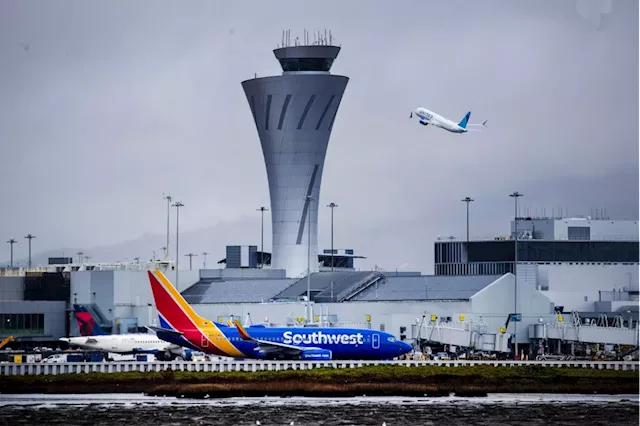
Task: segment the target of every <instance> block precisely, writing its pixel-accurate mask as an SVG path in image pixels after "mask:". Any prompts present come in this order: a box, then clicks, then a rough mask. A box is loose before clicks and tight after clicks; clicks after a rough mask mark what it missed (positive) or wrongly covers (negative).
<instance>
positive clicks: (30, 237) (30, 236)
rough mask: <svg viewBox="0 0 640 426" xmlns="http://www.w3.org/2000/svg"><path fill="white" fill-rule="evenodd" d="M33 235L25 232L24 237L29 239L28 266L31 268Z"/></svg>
mask: <svg viewBox="0 0 640 426" xmlns="http://www.w3.org/2000/svg"><path fill="white" fill-rule="evenodd" d="M35 237H36V236H35V235H31V234H27V236H26V237H25V238H26V239H27V240H29V268H31V240H33V239H34V238H35Z"/></svg>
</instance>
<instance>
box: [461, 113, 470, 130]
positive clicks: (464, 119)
mask: <svg viewBox="0 0 640 426" xmlns="http://www.w3.org/2000/svg"><path fill="white" fill-rule="evenodd" d="M469 117H471V111H469V112H467V114H466V115H465V116H464V117H463V118H462V120H460V122H459V123H458V126H460V127H462V128H463V129H466V128H467V123H469Z"/></svg>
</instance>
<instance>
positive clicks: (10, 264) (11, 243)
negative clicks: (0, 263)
mask: <svg viewBox="0 0 640 426" xmlns="http://www.w3.org/2000/svg"><path fill="white" fill-rule="evenodd" d="M7 242H8V243H9V246H10V247H11V249H10V251H11V260H10V261H9V262H10V263H9V267H10V268H13V245H14V244H15V243H17V241H16V240H15V239H13V238H11V239H10V240H9V241H7Z"/></svg>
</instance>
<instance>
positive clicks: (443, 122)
mask: <svg viewBox="0 0 640 426" xmlns="http://www.w3.org/2000/svg"><path fill="white" fill-rule="evenodd" d="M413 114H415V115H417V116H418V118H419V119H420V124H422V125H423V126H428V125H429V124H431V125H432V126H435V127H439V128H441V129H444V130H447V131H449V132H452V133H466V132H468V131H469V130H471V131H476V132H479V131H481V130H479V129H469V128H468V127H470V126H483V127H487V120H484V122H483V123H482V124H469V117H471V111H469V112H468V113H467V114H466V115H465V116H464V118H463V119H462V120H460V122H459V123H455V122H453V121H451V120H449V119H448V118H444V117H443V116H441V115H440V114H436V113H435V112H433V111H429V110H428V109H426V108H423V107H418V108H416V109H415V110H413V111H411V114H410V115H409V118H413Z"/></svg>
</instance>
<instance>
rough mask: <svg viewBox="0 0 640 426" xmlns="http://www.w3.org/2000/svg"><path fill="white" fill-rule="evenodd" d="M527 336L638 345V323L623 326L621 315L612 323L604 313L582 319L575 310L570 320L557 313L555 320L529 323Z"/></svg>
mask: <svg viewBox="0 0 640 426" xmlns="http://www.w3.org/2000/svg"><path fill="white" fill-rule="evenodd" d="M529 338H530V339H541V340H543V339H552V340H560V341H564V342H579V343H591V344H597V343H600V344H605V345H628V346H638V324H637V323H636V324H635V326H631V327H628V326H624V321H623V318H622V317H621V316H617V317H615V318H614V320H613V323H612V324H609V320H608V319H607V316H606V314H603V315H601V316H600V318H599V319H598V320H597V321H596V320H588V319H584V320H583V319H581V318H580V316H579V315H578V313H577V312H572V314H571V321H570V322H565V321H564V318H563V316H562V315H559V316H558V317H556V321H555V322H552V323H549V324H531V325H529Z"/></svg>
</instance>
